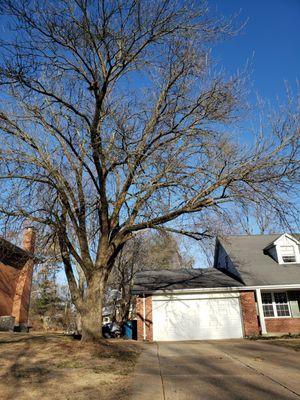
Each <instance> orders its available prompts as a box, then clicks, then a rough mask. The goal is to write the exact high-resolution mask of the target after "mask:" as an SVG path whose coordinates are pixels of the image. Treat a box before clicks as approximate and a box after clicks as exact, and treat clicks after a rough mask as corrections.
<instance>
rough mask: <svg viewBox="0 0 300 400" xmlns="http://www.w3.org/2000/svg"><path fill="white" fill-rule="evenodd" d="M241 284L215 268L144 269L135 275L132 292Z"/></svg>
mask: <svg viewBox="0 0 300 400" xmlns="http://www.w3.org/2000/svg"><path fill="white" fill-rule="evenodd" d="M241 285H242V284H241V283H239V282H237V281H236V280H234V279H232V278H230V277H229V276H227V275H225V274H223V273H222V272H220V271H218V270H217V269H216V268H205V269H204V268H203V269H177V270H161V271H144V272H140V273H138V274H137V275H136V278H135V282H134V287H133V290H132V292H133V293H134V294H139V293H143V292H155V291H158V290H160V291H163V290H165V291H167V290H174V289H196V288H222V287H236V286H241Z"/></svg>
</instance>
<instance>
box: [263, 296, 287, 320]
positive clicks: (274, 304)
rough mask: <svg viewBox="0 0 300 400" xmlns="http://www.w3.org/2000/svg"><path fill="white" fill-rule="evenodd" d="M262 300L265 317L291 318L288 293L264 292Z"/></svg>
mask: <svg viewBox="0 0 300 400" xmlns="http://www.w3.org/2000/svg"><path fill="white" fill-rule="evenodd" d="M261 299H262V305H263V311H264V316H265V317H290V315H291V314H290V308H289V304H288V298H287V294H286V292H263V293H262V294H261Z"/></svg>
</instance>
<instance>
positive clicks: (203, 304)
mask: <svg viewBox="0 0 300 400" xmlns="http://www.w3.org/2000/svg"><path fill="white" fill-rule="evenodd" d="M242 336H243V331H242V322H241V311H240V303H239V299H238V298H237V297H233V298H230V297H227V298H221V299H216V298H212V299H210V298H208V299H180V298H178V297H177V298H176V299H172V298H170V300H154V301H153V338H154V340H158V341H159V340H205V339H225V338H240V337H242Z"/></svg>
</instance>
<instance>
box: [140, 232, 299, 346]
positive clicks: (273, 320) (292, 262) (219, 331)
mask: <svg viewBox="0 0 300 400" xmlns="http://www.w3.org/2000/svg"><path fill="white" fill-rule="evenodd" d="M133 293H134V294H136V295H137V309H136V312H137V324H138V339H140V340H157V341H160V340H162V341H163V340H204V339H231V338H242V337H250V336H257V335H261V334H262V335H267V334H268V335H273V334H284V333H300V235H289V234H281V235H252V236H250V235H247V236H225V237H222V238H217V240H216V247H215V256H214V267H213V268H208V269H197V270H195V269H193V270H173V271H172V270H168V271H166V270H164V271H146V272H142V273H140V274H138V275H137V279H136V281H135V285H134V288H133Z"/></svg>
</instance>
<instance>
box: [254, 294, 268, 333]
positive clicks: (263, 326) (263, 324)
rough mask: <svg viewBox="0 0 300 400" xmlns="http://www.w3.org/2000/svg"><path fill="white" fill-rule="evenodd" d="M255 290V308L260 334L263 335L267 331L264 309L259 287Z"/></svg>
mask: <svg viewBox="0 0 300 400" xmlns="http://www.w3.org/2000/svg"><path fill="white" fill-rule="evenodd" d="M255 292H256V301H257V308H258V315H259V321H260V327H261V333H262V335H265V334H266V333H267V328H266V322H265V316H264V310H263V306H262V300H261V290H260V289H256V290H255Z"/></svg>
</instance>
